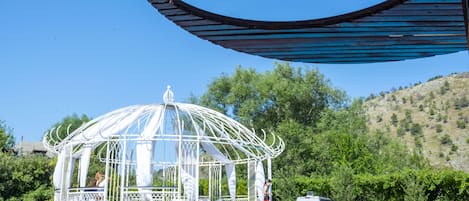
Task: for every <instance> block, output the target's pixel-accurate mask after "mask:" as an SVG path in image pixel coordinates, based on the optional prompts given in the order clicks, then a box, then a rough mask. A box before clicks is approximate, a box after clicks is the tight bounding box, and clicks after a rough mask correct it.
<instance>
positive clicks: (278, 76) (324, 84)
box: [191, 63, 428, 200]
mask: <svg viewBox="0 0 469 201" xmlns="http://www.w3.org/2000/svg"><path fill="white" fill-rule="evenodd" d="M191 100H192V101H193V102H198V103H200V104H202V105H205V106H208V107H211V108H214V109H216V110H218V111H221V112H223V113H225V114H228V115H230V116H231V117H233V118H234V119H237V120H239V121H240V122H241V123H243V124H244V125H246V126H248V127H254V128H255V129H260V128H268V129H271V130H272V131H273V132H275V133H276V134H278V135H280V136H281V137H282V138H283V139H284V141H285V146H286V149H285V151H284V153H282V154H281V155H280V156H279V157H278V158H276V159H275V160H274V161H273V164H272V166H273V167H272V168H273V174H274V175H275V177H274V182H273V195H274V199H276V200H294V199H296V197H298V196H300V195H304V194H305V193H306V191H307V190H314V191H318V192H321V193H323V195H327V196H331V197H334V196H336V197H337V198H340V199H350V200H353V197H357V198H359V197H360V195H361V192H360V190H359V189H358V188H356V187H354V186H350V185H352V184H351V183H350V182H351V181H352V180H350V178H355V177H356V175H361V174H370V175H381V174H390V173H398V172H400V171H402V170H403V169H405V168H414V169H421V168H424V167H427V166H428V164H427V162H426V160H424V159H423V158H422V157H421V155H420V154H418V153H411V154H409V153H408V152H407V150H408V149H407V148H406V147H403V146H402V145H401V144H400V143H398V142H396V141H394V140H391V139H390V138H389V137H388V136H389V133H386V132H383V131H369V130H368V129H367V118H366V116H365V113H364V111H363V101H362V100H360V99H358V100H354V101H353V102H351V103H349V102H348V100H347V99H346V97H345V94H344V93H343V92H342V91H340V90H337V89H334V88H333V87H331V85H330V83H329V81H327V80H325V79H324V76H323V75H321V74H320V73H319V72H318V71H317V70H312V71H311V70H302V69H300V68H296V69H295V68H292V67H290V66H289V64H288V63H280V64H276V67H275V68H274V70H273V71H272V72H270V71H267V72H265V73H263V74H259V73H257V72H256V71H255V70H253V69H242V68H237V69H236V71H235V72H234V74H233V75H231V76H229V75H222V76H221V77H220V78H218V79H215V80H214V81H213V82H212V83H211V84H210V85H209V89H208V91H207V93H205V94H204V95H203V96H202V97H201V98H200V99H199V100H194V98H192V99H191ZM403 122H405V123H406V124H407V127H408V128H407V129H409V131H410V127H411V123H412V117H411V114H410V112H409V113H408V114H406V117H405V118H404V119H403ZM396 124H397V116H396ZM310 178H311V179H312V178H319V179H312V180H310ZM329 178H331V179H329ZM303 182H307V184H305V183H303ZM321 182H326V183H321ZM313 184H314V185H313ZM311 185H313V186H311ZM310 186H311V187H310ZM352 195H353V196H352ZM340 199H339V200H340Z"/></svg>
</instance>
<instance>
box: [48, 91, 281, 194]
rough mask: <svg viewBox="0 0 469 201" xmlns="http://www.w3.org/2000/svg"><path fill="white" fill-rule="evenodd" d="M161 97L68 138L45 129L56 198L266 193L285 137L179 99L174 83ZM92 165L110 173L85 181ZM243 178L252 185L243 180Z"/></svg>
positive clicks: (92, 123) (107, 117)
mask: <svg viewBox="0 0 469 201" xmlns="http://www.w3.org/2000/svg"><path fill="white" fill-rule="evenodd" d="M164 100H165V101H164V103H162V104H145V105H134V106H129V107H125V108H121V109H118V110H115V111H112V112H109V113H107V114H104V115H102V116H99V117H97V118H95V119H93V120H92V121H90V122H88V123H86V124H84V125H82V126H81V127H79V128H78V129H76V130H75V131H73V132H71V133H69V134H68V136H67V137H65V138H64V139H60V137H58V136H59V135H57V134H56V133H54V132H53V131H52V132H49V133H47V134H46V135H45V136H44V138H43V143H44V145H45V146H46V147H47V148H48V149H49V150H51V151H53V152H55V153H57V155H58V160H57V164H56V167H55V170H54V176H53V177H54V179H53V181H54V187H55V189H56V192H55V198H54V200H55V201H59V200H60V201H64V200H73V201H75V200H121V201H124V200H125V201H150V200H151V201H166V200H168V201H169V200H189V201H193V200H232V201H234V200H254V199H256V198H261V196H262V195H259V192H260V191H259V190H260V188H261V187H262V186H260V185H259V183H262V182H263V180H264V178H265V177H266V175H264V168H266V169H267V172H268V175H267V178H271V176H270V175H271V169H270V160H271V159H272V158H275V157H276V156H278V155H279V154H280V153H281V152H282V151H283V149H284V143H283V141H282V139H281V138H279V137H278V136H276V135H274V134H272V133H271V134H267V133H265V132H264V131H260V132H259V133H256V132H255V131H254V130H251V129H248V128H246V127H245V126H243V125H241V124H240V123H238V122H236V121H235V120H233V119H231V118H229V117H227V116H225V115H223V114H221V113H219V112H216V111H214V110H211V109H208V108H204V107H201V106H197V105H193V104H187V103H177V102H174V100H173V93H172V91H171V90H170V89H169V88H168V90H167V91H166V93H165V95H164ZM93 153H94V154H93ZM93 157H97V159H94V160H93V159H92V158H93ZM96 160H97V161H96ZM91 169H92V170H93V171H95V170H98V171H100V172H96V179H97V180H98V181H100V180H99V179H98V178H99V177H102V178H105V179H104V180H101V181H102V182H95V183H94V184H96V185H91V186H87V185H86V184H87V183H89V181H90V180H92V178H93V176H94V175H95V172H91V171H90V170H91ZM239 169H242V170H245V171H241V172H245V174H244V175H242V174H241V175H240V171H239ZM101 173H102V176H98V175H101ZM240 180H245V182H242V183H243V184H247V185H245V186H240V185H239V183H240V182H239V181H240ZM97 183H99V184H100V185H97ZM222 186H227V189H225V190H223V189H222ZM239 188H245V189H246V191H247V192H248V194H247V195H242V194H240V193H239V192H237V189H239ZM256 188H257V189H256Z"/></svg>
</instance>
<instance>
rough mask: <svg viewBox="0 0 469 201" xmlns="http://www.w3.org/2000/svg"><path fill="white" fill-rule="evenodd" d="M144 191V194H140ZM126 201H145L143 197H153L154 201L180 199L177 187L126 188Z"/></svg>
mask: <svg viewBox="0 0 469 201" xmlns="http://www.w3.org/2000/svg"><path fill="white" fill-rule="evenodd" d="M139 190H142V192H139ZM123 195H124V200H125V201H143V200H144V199H143V198H142V196H145V197H151V200H152V201H172V200H176V198H177V197H178V195H179V194H178V191H177V187H153V186H152V187H126V188H125V189H124V193H123Z"/></svg>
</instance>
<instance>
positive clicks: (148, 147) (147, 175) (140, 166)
mask: <svg viewBox="0 0 469 201" xmlns="http://www.w3.org/2000/svg"><path fill="white" fill-rule="evenodd" d="M160 119H161V108H160V107H158V108H155V111H154V113H153V116H152V117H151V119H150V120H149V121H148V122H147V125H146V126H145V130H143V132H142V133H141V134H140V138H139V140H138V141H137V145H136V151H137V167H136V174H137V175H136V183H137V186H140V187H148V186H152V185H153V170H152V169H153V168H152V161H153V149H154V145H155V143H154V141H153V139H152V138H153V136H154V135H156V133H157V131H158V128H159V127H160V125H161V121H160ZM138 191H139V193H140V195H141V196H142V198H143V200H145V201H146V200H151V190H149V189H147V188H138Z"/></svg>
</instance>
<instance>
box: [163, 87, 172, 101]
mask: <svg viewBox="0 0 469 201" xmlns="http://www.w3.org/2000/svg"><path fill="white" fill-rule="evenodd" d="M163 101H164V103H172V102H174V93H173V91H172V90H171V86H169V85H168V87H167V88H166V92H164V95H163Z"/></svg>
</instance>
